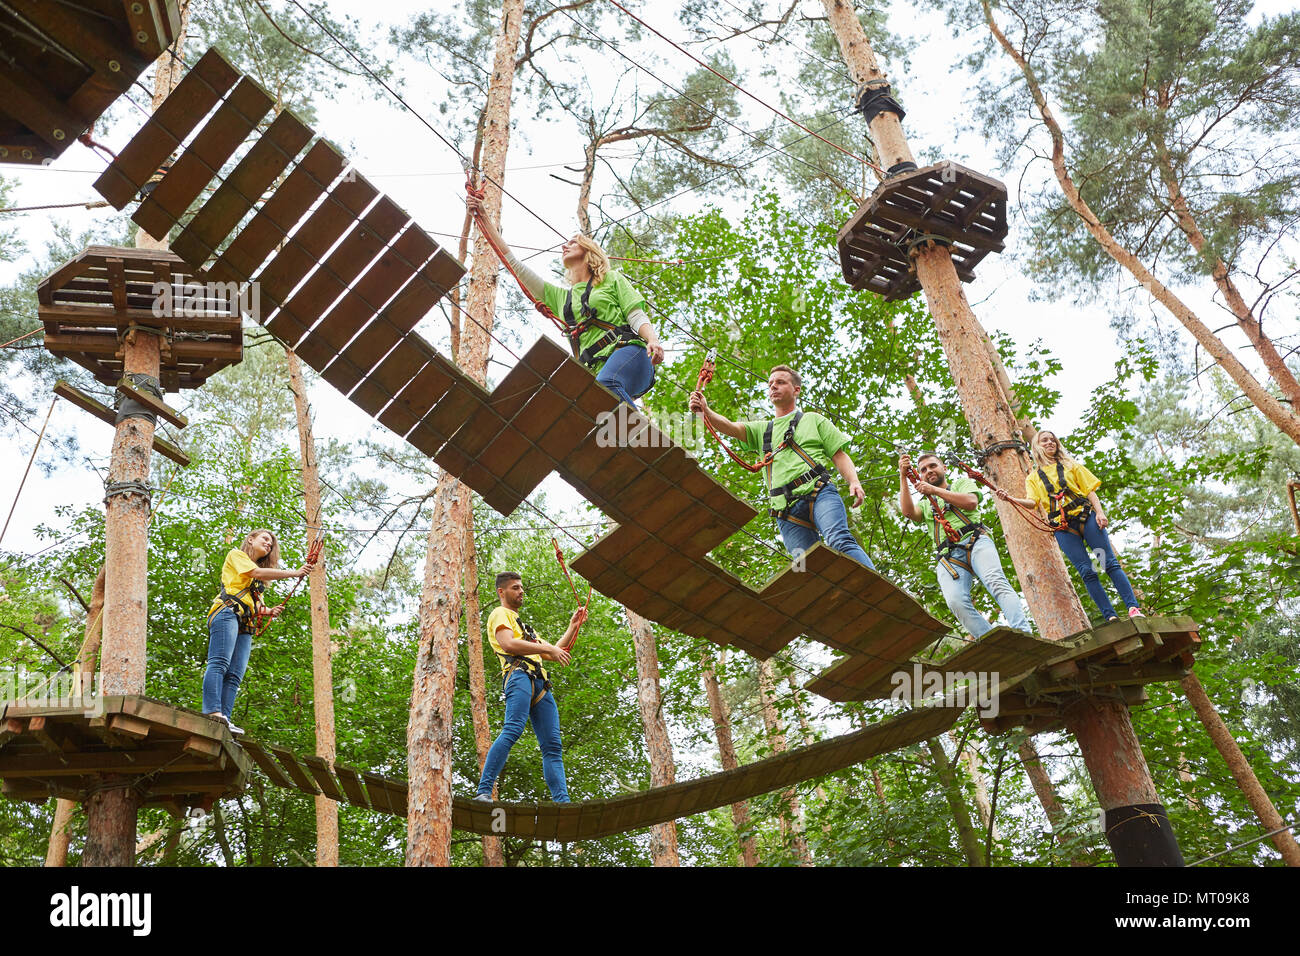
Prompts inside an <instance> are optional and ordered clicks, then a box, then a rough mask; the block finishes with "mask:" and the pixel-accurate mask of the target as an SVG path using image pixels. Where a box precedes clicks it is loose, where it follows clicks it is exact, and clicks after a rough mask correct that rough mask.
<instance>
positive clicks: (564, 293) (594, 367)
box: [466, 196, 664, 408]
mask: <svg viewBox="0 0 1300 956" xmlns="http://www.w3.org/2000/svg"><path fill="white" fill-rule="evenodd" d="M466 204H467V205H468V206H469V208H470V211H471V212H477V211H481V210H482V208H483V200H481V199H479V198H477V197H475V196H470V197H469V199H468V200H466ZM481 221H482V223H483V224H484V228H485V230H486V231H487V233H488V234H489V235H490V236H491V237H492V241H493V242H495V243H496V244H497V246H498V247H500V248H501V249H502V250H503V251H504V252H505V260H506V263H507V264H508V265H509V266H510V268H511V270H512V271H513V272H514V274H515V275H516V276H517V277H518V278H519V284H520V285H521V286H523V287H524V290H525V291H526V292H528V294H529V295H531V296H532V297H533V298H534V299H538V300H540V301H542V302H545V303H546V305H547V306H548V307H549V308H550V310H551V311H552V312H554V313H555V315H556V316H557V317H558V318H560V319H562V320H563V321H565V322H566V323H568V324H570V325H577V326H579V327H580V329H581V331H579V332H578V333H577V334H576V335H574V336H571V337H570V345H571V346H572V348H573V351H574V354H575V355H576V356H577V357H578V360H579V361H580V362H581V363H582V364H583V365H585V366H587V368H589V369H591V372H592V374H593V375H595V376H596V381H598V382H599V383H600V384H601V385H604V386H605V387H606V388H607V389H609V390H610V391H611V392H613V393H614V394H615V395H617V396H618V397H619V398H620V399H621V400H622V401H625V402H627V403H628V404H629V405H631V406H632V407H633V408H636V400H637V399H638V398H640V397H641V396H642V395H644V394H645V393H646V392H648V391H650V387H651V386H652V385H654V381H655V366H657V365H659V363H661V362H662V361H663V360H664V348H663V346H662V345H660V344H659V336H658V335H656V334H655V330H654V326H653V325H651V324H650V319H649V317H648V316H647V315H646V314H645V309H644V306H645V297H644V296H643V295H641V293H640V292H638V291H637V290H636V289H635V288H634V287H633V286H632V283H631V282H629V281H628V280H627V277H626V276H624V275H623V273H621V272H619V271H618V270H616V269H611V268H610V265H609V256H607V255H606V254H605V250H604V249H602V248H601V247H600V246H599V245H598V244H597V243H596V241H595V240H594V239H592V238H591V237H590V236H585V235H582V234H581V233H579V234H578V235H576V236H574V237H573V238H572V239H570V240H569V241H568V242H566V243H565V244H564V245H563V246H561V247H560V260H561V262H562V263H563V265H564V277H565V279H567V280H568V282H569V285H568V286H567V287H566V286H562V285H557V284H555V283H553V282H546V281H544V280H543V279H542V277H541V276H539V275H538V274H537V273H536V272H534V271H533V270H532V269H530V268H528V266H526V265H524V264H523V263H522V262H520V261H519V260H518V259H517V258H516V257H515V255H514V253H513V252H511V251H510V247H509V246H508V245H506V241H505V240H504V239H502V238H501V234H500V233H498V232H497V231H496V230H495V229H493V228H492V224H491V223H489V222H488V221H487V218H486V217H484V218H483V219H482V220H481ZM592 320H596V321H599V322H602V323H605V325H604V326H601V325H596V324H589V323H591V321H592ZM607 326H613V329H610V328H608V327H607Z"/></svg>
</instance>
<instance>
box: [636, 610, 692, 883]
mask: <svg viewBox="0 0 1300 956" xmlns="http://www.w3.org/2000/svg"><path fill="white" fill-rule="evenodd" d="M623 610H624V613H626V614H627V625H628V627H629V628H631V630H632V644H633V646H634V647H635V648H636V699H637V704H638V705H639V707H640V710H641V726H642V727H644V728H645V744H646V751H647V752H648V754H649V756H650V786H652V787H670V786H672V785H673V784H674V783H676V782H677V770H676V766H675V765H674V763H673V744H672V741H671V740H670V739H669V738H668V724H667V722H666V721H665V720H664V709H663V699H662V697H661V696H660V694H659V653H658V648H657V647H656V644H655V634H654V631H653V630H652V629H651V627H650V622H649V621H647V620H646V619H645V618H643V617H642V616H641V615H639V614H636V613H634V612H633V611H631V610H629V609H627V608H624V609H623ZM650 858H651V859H652V860H653V861H654V865H655V866H681V865H682V864H681V860H680V859H679V858H678V856H677V823H676V822H675V821H669V822H668V823H661V824H658V825H657V826H653V827H651V828H650Z"/></svg>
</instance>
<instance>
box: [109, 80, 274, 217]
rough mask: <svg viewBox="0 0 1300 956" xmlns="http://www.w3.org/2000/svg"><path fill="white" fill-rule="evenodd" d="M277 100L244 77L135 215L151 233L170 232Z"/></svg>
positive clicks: (151, 191)
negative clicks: (274, 100)
mask: <svg viewBox="0 0 1300 956" xmlns="http://www.w3.org/2000/svg"><path fill="white" fill-rule="evenodd" d="M272 105H273V103H272V100H271V97H269V96H267V95H266V93H265V92H264V91H263V90H262V88H261V87H259V86H258V85H257V84H256V83H254V82H253V81H252V80H250V79H249V78H248V77H246V76H245V77H242V78H241V79H240V80H239V82H238V83H237V84H236V85H235V88H234V89H233V90H232V91H231V92H230V95H229V96H228V97H227V98H226V100H225V102H223V103H222V104H221V105H220V106H219V107H217V111H216V112H215V113H214V114H213V115H212V118H211V119H209V120H208V122H207V123H205V124H204V126H203V129H201V130H200V131H199V133H198V135H197V136H195V137H194V139H193V141H192V142H191V143H190V144H189V146H188V147H187V148H186V149H185V150H184V151H183V152H182V153H181V155H180V158H179V159H177V160H176V162H175V163H174V164H173V165H172V167H171V168H170V169H169V170H168V171H167V174H166V175H165V176H163V178H162V181H161V182H160V183H158V184H157V185H156V186H154V188H153V189H152V190H150V192H149V195H148V196H146V197H145V200H144V202H142V203H140V206H139V208H138V209H136V211H135V215H133V216H132V217H131V219H132V220H133V221H134V222H136V223H137V224H138V225H140V226H141V227H143V228H144V230H145V231H146V232H148V233H149V234H150V235H154V236H166V235H167V233H168V232H169V231H170V230H171V228H172V226H174V225H176V224H177V223H178V222H180V220H181V219H182V218H183V217H184V215H185V213H186V212H187V211H188V210H189V208H190V205H191V204H192V203H193V202H194V200H196V199H197V198H198V197H199V194H200V193H201V192H203V189H204V187H206V186H207V185H208V183H210V182H211V181H212V180H213V179H214V178H215V177H216V176H217V174H218V173H219V172H220V171H221V168H222V166H224V165H225V164H226V162H227V160H229V159H230V157H231V156H233V155H234V154H235V150H236V149H238V148H239V146H240V144H242V143H243V142H244V139H245V138H246V137H247V136H248V135H249V134H250V133H251V132H253V130H254V129H256V128H257V124H258V122H259V121H260V120H261V119H262V117H263V116H265V115H266V114H267V113H269V112H270V111H271V106H272Z"/></svg>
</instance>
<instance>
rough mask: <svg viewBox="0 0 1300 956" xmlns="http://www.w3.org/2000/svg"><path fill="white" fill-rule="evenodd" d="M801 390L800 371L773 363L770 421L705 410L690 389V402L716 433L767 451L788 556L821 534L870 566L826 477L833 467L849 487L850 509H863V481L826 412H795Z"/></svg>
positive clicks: (769, 389) (697, 394) (769, 476)
mask: <svg viewBox="0 0 1300 956" xmlns="http://www.w3.org/2000/svg"><path fill="white" fill-rule="evenodd" d="M800 391H801V383H800V379H799V373H798V372H796V371H795V370H794V369H792V368H790V366H788V365H778V366H776V368H774V369H772V372H771V374H770V375H769V376H768V379H767V395H768V398H769V399H771V401H772V407H773V408H774V409H775V410H776V418H775V419H771V420H765V421H757V422H733V421H731V420H730V419H728V418H724V417H723V416H721V415H719V414H718V413H717V412H715V411H714V410H713V409H711V408H709V403H708V401H706V400H705V398H704V393H703V392H699V391H695V392H691V402H690V407H691V411H693V412H695V413H697V414H700V415H703V416H705V417H706V418H707V419H708V420H709V422H710V423H711V424H712V425H713V427H714V428H715V429H716V430H718V431H719V432H721V433H722V434H724V435H728V436H730V437H731V438H736V439H739V440H740V443H741V447H742V448H744V449H746V450H748V451H750V452H751V453H754V454H760V455H762V456H763V457H764V458H767V457H768V455H769V453H770V454H771V460H770V461H769V462H768V465H767V467H766V468H764V469H763V475H764V478H765V481H766V484H767V491H768V496H769V497H770V499H771V514H772V517H774V518H776V525H777V528H778V529H780V531H781V540H782V541H783V542H784V543H785V548H786V550H787V551H789V552H790V554H791V555H792V556H793V557H795V558H796V559H797V558H799V556H800V555H802V554H803V553H804V552H805V551H807V550H808V549H809V548H811V547H812V546H813V545H814V544H816V543H817V539H818V538H821V540H823V541H825V542H826V544H827V546H828V547H831V548H834V549H835V550H836V551H839V552H840V553H841V554H846V555H848V556H849V557H850V558H853V559H854V560H856V561H860V562H861V563H862V564H865V565H866V566H867V567H869V568H871V569H872V570H873V571H874V570H875V567H876V566H875V565H874V564H872V563H871V558H870V557H868V556H867V552H866V551H864V550H862V545H860V544H859V543H858V539H857V538H855V537H854V536H853V532H852V531H850V530H849V515H848V512H847V511H846V510H845V508H844V501H843V500H842V499H841V498H840V496H839V492H838V491H837V490H836V488H835V481H834V478H833V477H832V475H831V468H832V467H834V468H835V469H836V470H837V471H838V472H839V473H840V476H841V477H842V478H843V479H844V481H845V483H846V484H847V485H848V486H849V494H850V495H852V496H853V507H855V508H857V507H861V505H862V500H863V498H864V497H865V494H864V493H863V491H862V483H861V482H860V481H858V470H857V468H855V467H854V466H853V460H852V459H851V458H849V453H848V452H847V451H845V450H844V449H845V448H846V447H847V446H848V444H849V439H848V436H847V435H845V434H844V433H843V432H842V431H840V430H839V429H838V428H836V427H835V426H834V425H833V424H832V423H831V422H830V421H829V420H828V419H827V418H826V417H825V416H824V415H819V414H818V413H817V412H804V411H801V410H799V409H798V408H797V407H796V402H797V400H798V398H799V392H800Z"/></svg>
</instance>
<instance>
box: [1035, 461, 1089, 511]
mask: <svg viewBox="0 0 1300 956" xmlns="http://www.w3.org/2000/svg"><path fill="white" fill-rule="evenodd" d="M1043 471H1045V472H1046V473H1047V480H1048V481H1050V482H1051V483H1052V486H1053V487H1055V486H1056V483H1057V475H1056V466H1055V465H1053V466H1052V467H1051V468H1044V469H1043ZM1065 483H1066V485H1067V486H1069V488H1070V490H1071V491H1073V492H1074V493H1075V494H1076V495H1078V496H1079V497H1080V498H1086V497H1088V495H1090V494H1092V493H1093V492H1094V491H1096V490H1097V489H1098V488H1100V487H1101V482H1100V481H1098V480H1097V478H1096V477H1095V476H1094V475H1093V473H1092V472H1090V471H1089V470H1088V469H1087V468H1084V467H1083V465H1081V464H1079V463H1078V462H1075V463H1074V464H1073V465H1069V466H1068V467H1067V468H1066V469H1065ZM1056 490H1057V491H1058V492H1059V491H1060V490H1061V489H1060V488H1057V489H1056ZM1025 497H1027V498H1033V499H1034V501H1036V502H1037V503H1038V506H1039V507H1040V508H1042V509H1043V510H1044V511H1051V510H1052V499H1051V497H1050V496H1049V495H1048V494H1047V489H1046V488H1044V487H1043V480H1042V479H1041V478H1039V477H1038V469H1037V468H1035V469H1034V470H1033V471H1031V472H1030V473H1029V474H1028V475H1026V476H1025Z"/></svg>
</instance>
